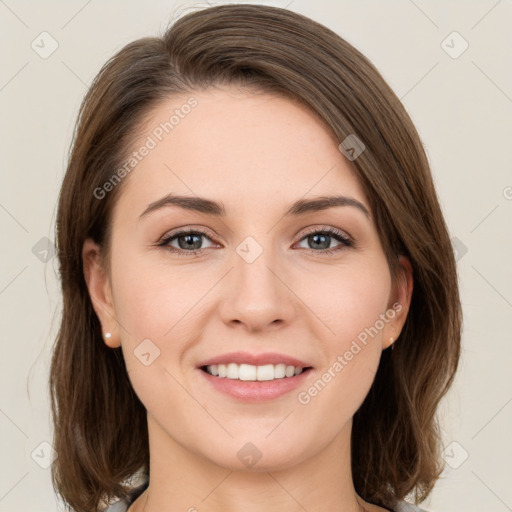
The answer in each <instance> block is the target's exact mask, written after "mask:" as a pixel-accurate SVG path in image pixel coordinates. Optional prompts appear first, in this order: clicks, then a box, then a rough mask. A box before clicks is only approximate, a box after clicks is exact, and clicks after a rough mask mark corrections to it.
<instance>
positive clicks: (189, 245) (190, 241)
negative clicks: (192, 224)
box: [179, 235, 201, 249]
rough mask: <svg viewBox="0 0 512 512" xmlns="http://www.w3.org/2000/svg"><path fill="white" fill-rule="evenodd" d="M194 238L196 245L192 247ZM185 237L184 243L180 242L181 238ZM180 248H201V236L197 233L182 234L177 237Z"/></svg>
mask: <svg viewBox="0 0 512 512" xmlns="http://www.w3.org/2000/svg"><path fill="white" fill-rule="evenodd" d="M194 238H196V239H197V241H196V244H197V247H193V245H194V242H193V239H194ZM183 239H185V240H186V242H185V243H184V244H182V243H181V240H183ZM179 245H180V249H200V248H201V237H200V236H198V235H183V236H181V237H180V238H179Z"/></svg>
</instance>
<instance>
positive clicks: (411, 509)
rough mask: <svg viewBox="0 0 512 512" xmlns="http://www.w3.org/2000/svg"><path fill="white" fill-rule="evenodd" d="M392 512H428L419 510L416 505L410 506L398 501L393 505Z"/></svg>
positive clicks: (422, 509)
mask: <svg viewBox="0 0 512 512" xmlns="http://www.w3.org/2000/svg"><path fill="white" fill-rule="evenodd" d="M393 511H394V512H428V511H427V510H425V509H424V508H419V507H418V506H417V505H412V504H411V503H407V502H406V501H403V500H400V501H398V502H397V503H396V504H395V508H394V509H393Z"/></svg>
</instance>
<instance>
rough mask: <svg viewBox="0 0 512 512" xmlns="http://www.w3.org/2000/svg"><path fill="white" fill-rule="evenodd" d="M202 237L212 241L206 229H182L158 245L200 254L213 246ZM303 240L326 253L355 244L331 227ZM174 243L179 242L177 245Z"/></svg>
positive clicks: (169, 249) (184, 252)
mask: <svg viewBox="0 0 512 512" xmlns="http://www.w3.org/2000/svg"><path fill="white" fill-rule="evenodd" d="M202 238H206V239H207V240H209V241H210V242H211V241H212V239H211V238H210V237H209V236H208V234H207V233H206V232H204V231H201V230H192V229H187V230H181V231H176V232H173V233H169V234H168V235H166V236H165V237H164V238H163V239H162V241H161V242H160V243H158V246H159V247H164V248H165V249H166V250H168V251H169V252H172V253H175V254H177V255H178V256H194V255H195V254H200V253H201V252H202V251H203V250H204V249H210V248H212V247H213V246H210V247H204V246H203V243H202V241H201V239H202ZM333 239H335V240H337V241H338V242H340V243H339V244H338V245H337V246H335V247H331V242H332V240H333ZM302 240H306V243H308V244H310V245H311V246H312V248H310V247H306V248H305V249H307V250H309V251H312V252H315V253H320V254H326V255H329V254H332V253H334V252H336V251H339V250H342V249H344V248H346V247H353V246H354V242H353V240H352V239H351V238H350V237H349V236H348V235H346V234H345V233H343V231H340V230H338V229H335V228H331V227H329V228H325V229H318V228H317V229H313V230H311V231H309V232H308V233H306V235H305V236H303V237H302V238H301V240H300V242H302ZM300 242H299V243H300ZM173 244H177V247H176V245H173Z"/></svg>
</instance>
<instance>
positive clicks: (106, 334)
mask: <svg viewBox="0 0 512 512" xmlns="http://www.w3.org/2000/svg"><path fill="white" fill-rule="evenodd" d="M111 337H112V333H111V332H106V333H105V336H104V338H105V339H106V340H108V339H109V338H111Z"/></svg>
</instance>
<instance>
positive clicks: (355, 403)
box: [50, 5, 462, 512]
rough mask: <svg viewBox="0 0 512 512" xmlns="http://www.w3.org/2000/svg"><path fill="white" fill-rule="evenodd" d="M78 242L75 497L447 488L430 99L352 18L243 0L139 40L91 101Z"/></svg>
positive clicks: (147, 499)
mask: <svg viewBox="0 0 512 512" xmlns="http://www.w3.org/2000/svg"><path fill="white" fill-rule="evenodd" d="M57 242H58V243H57V245H58V256H59V261H60V274H61V281H62V291H63V302H64V308H63V316H62V324H61V328H60V332H59V335H58V339H57V343H56V346H55V349H54V356H53V361H52V368H51V382H50V384H51V391H52V406H53V407H52V409H53V420H54V425H55V439H54V446H55V449H56V451H57V453H58V458H57V460H56V462H55V463H54V466H53V480H54V486H55V488H56V490H57V492H58V493H59V494H60V495H61V496H62V498H63V499H64V501H65V502H66V503H67V504H68V505H69V507H70V508H71V509H72V510H75V511H77V512H85V511H91V510H102V509H105V508H106V507H108V506H109V505H110V508H108V510H109V511H111V512H113V511H126V510H129V512H142V511H145V512H156V511H159V512H170V511H176V510H189V511H194V510H199V511H201V510H208V511H217V510H230V509H231V510H240V509H244V510H251V511H274V510H276V511H277V510H279V511H280V512H282V511H292V510H293V511H295V510H308V511H310V512H313V511H316V510H320V509H322V510H326V509H328V510H329V511H344V512H347V511H354V512H355V511H367V512H370V511H371V512H373V511H384V510H393V511H414V510H421V509H419V508H417V507H416V506H414V505H412V504H408V503H407V500H406V499H405V498H406V497H407V498H410V497H412V498H413V499H414V501H415V502H416V503H421V502H422V501H424V500H425V498H426V497H427V496H428V495H429V493H430V492H431V490H432V489H433V486H434V484H435V481H436V479H437V478H438V477H439V475H440V473H441V471H442V463H441V458H440V444H441V439H440V435H439V426H438V423H437V419H436V409H437V406H438V403H439V401H440V400H441V398H442V397H443V396H444V395H445V393H446V392H447V390H448V389H449V387H450V385H451V383H452V381H453V378H454V375H455V372H456V369H457V364H458V360H459V350H460V331H461V323H462V318H461V308H460V302H459V292H458V283H457V274H456V264H455V259H454V255H453V251H452V248H451V244H450V239H449V235H448V231H447V228H446V224H445V221H444V219H443V215H442V212H441V209H440V206H439V202H438V199H437V195H436V192H435V188H434V185H433V181H432V177H431V173H430V169H429V165H428V161H427V158H426V156H425V153H424V151H423V148H422V144H421V141H420V139H419V136H418V134H417V132H416V130H415V128H414V126H413V124H412V122H411V120H410V118H409V116H408V115H407V113H406V112H405V110H404V108H403V106H402V104H401V103H400V101H399V100H398V99H397V97H396V96H395V94H394V93H393V92H392V91H391V89H390V88H389V86H388V85H387V84H386V83H385V81H384V80H383V78H382V77H381V75H380V74H379V73H378V71H377V70H376V69H375V67H374V66H373V65H372V64H371V63H370V62H369V61H368V60H367V59H366V58H365V57H364V56H363V55H361V54H360V53H359V52H358V51H357V50H356V49H355V48H353V47H352V46H351V45H349V44H348V43H347V42H346V41H344V40H343V39H342V38H340V37H339V36H337V35H336V34H334V33H333V32H332V31H330V30H329V29H327V28H326V27H324V26H322V25H320V24H318V23H316V22H314V21H312V20H310V19H308V18H306V17H304V16H301V15H298V14H295V13H293V12H290V11H287V10H285V9H279V8H275V7H267V6H255V5H224V6H218V7H212V8H208V9H204V10H200V11H197V12H193V13H190V14H188V15H186V16H184V17H182V18H181V19H180V20H178V21H177V22H176V23H175V24H174V26H172V27H171V28H170V29H169V30H168V31H167V32H166V33H165V34H164V36H163V37H162V38H145V39H141V40H138V41H135V42H133V43H131V44H129V45H127V46H126V47H125V48H123V49H122V50H121V51H120V52H119V53H118V54H117V55H115V56H114V57H113V58H112V59H111V60H110V61H109V62H108V63H107V64H106V65H105V66H104V67H103V69H102V70H101V71H100V73H99V74H98V76H97V77H96V79H95V80H94V83H93V84H92V86H91V88H90V90H89V92H88V93H87V95H86V97H85V99H84V102H83V104H82V107H81V110H80V113H79V119H78V121H77V128H76V132H75V137H74V141H73V145H72V151H71V155H70V160H69V165H68V169H67V172H66V176H65V178H64V182H63V185H62V190H61V194H60V198H59V206H58V218H57ZM409 501H410V500H409ZM114 502H116V503H114ZM112 503H114V504H112Z"/></svg>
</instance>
